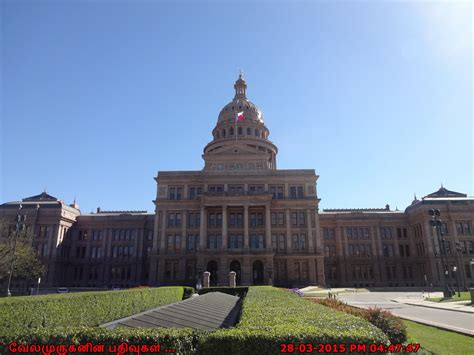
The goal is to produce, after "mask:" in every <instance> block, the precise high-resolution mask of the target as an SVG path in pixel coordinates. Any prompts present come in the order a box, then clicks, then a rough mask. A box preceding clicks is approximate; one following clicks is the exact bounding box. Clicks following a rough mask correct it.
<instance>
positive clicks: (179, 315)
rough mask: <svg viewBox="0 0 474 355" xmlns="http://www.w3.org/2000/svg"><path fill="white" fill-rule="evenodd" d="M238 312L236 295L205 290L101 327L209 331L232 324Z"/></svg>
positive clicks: (238, 306) (238, 303)
mask: <svg viewBox="0 0 474 355" xmlns="http://www.w3.org/2000/svg"><path fill="white" fill-rule="evenodd" d="M239 312H240V302H239V297H236V296H231V295H227V294H225V293H221V292H209V293H206V294H204V295H201V296H197V297H191V298H188V299H187V300H184V301H181V302H177V303H173V304H170V305H166V306H162V307H158V308H155V309H152V310H149V311H145V312H142V313H139V314H135V315H133V316H130V317H126V318H122V319H118V320H115V321H113V322H109V323H105V324H102V325H101V327H104V328H108V329H114V328H116V327H128V328H156V327H162V328H193V329H201V330H213V329H217V328H228V327H231V326H233V325H234V324H235V322H236V321H237V317H238V316H239Z"/></svg>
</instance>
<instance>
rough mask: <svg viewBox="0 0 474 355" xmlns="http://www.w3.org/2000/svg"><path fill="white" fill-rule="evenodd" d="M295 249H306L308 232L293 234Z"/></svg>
mask: <svg viewBox="0 0 474 355" xmlns="http://www.w3.org/2000/svg"><path fill="white" fill-rule="evenodd" d="M293 250H295V251H303V250H306V234H293Z"/></svg>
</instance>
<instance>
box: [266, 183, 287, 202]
mask: <svg viewBox="0 0 474 355" xmlns="http://www.w3.org/2000/svg"><path fill="white" fill-rule="evenodd" d="M269 190H270V193H271V194H272V195H273V198H274V199H275V200H281V199H283V198H284V197H285V193H284V191H285V187H284V186H283V185H270V186H269Z"/></svg>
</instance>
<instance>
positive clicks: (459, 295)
mask: <svg viewBox="0 0 474 355" xmlns="http://www.w3.org/2000/svg"><path fill="white" fill-rule="evenodd" d="M457 271H458V268H457V266H453V272H454V277H455V279H456V284H457V288H458V297H461V292H460V291H459V276H458V273H457Z"/></svg>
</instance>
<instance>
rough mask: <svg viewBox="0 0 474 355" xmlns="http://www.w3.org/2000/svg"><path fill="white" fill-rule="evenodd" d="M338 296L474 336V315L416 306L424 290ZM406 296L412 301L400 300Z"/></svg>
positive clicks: (344, 299)
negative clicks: (403, 301)
mask: <svg viewBox="0 0 474 355" xmlns="http://www.w3.org/2000/svg"><path fill="white" fill-rule="evenodd" d="M338 298H339V299H340V300H341V301H344V302H346V303H348V304H350V305H351V306H355V307H359V308H370V307H375V306H376V307H379V308H384V309H387V310H390V312H392V313H393V314H395V315H396V316H398V317H400V318H404V319H408V320H413V321H416V322H420V323H424V324H427V325H432V326H435V327H439V328H444V329H449V330H453V331H456V332H459V333H463V334H468V335H474V314H472V313H466V312H459V311H456V310H448V309H441V308H431V307H421V306H419V305H414V304H415V303H416V302H419V301H420V300H422V293H421V292H364V293H350V294H341V295H338ZM402 299H403V300H405V301H406V302H409V303H410V304H406V303H400V301H401V300H402ZM394 300H397V301H398V302H396V301H394Z"/></svg>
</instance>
